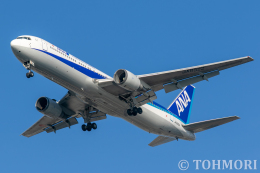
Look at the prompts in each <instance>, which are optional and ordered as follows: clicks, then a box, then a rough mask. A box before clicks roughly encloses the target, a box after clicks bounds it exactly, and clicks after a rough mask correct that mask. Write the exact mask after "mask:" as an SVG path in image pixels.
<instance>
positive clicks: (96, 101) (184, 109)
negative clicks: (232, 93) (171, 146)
mask: <svg viewBox="0 0 260 173" xmlns="http://www.w3.org/2000/svg"><path fill="white" fill-rule="evenodd" d="M11 48H12V51H13V53H14V55H15V56H16V58H17V59H18V60H19V61H20V62H21V63H22V64H23V66H24V67H25V68H26V69H27V70H29V72H28V73H26V77H27V78H31V77H33V76H34V73H33V71H34V72H37V73H39V74H41V75H43V76H44V77H46V78H48V79H50V80H52V81H53V82H55V83H57V84H59V85H61V86H63V87H65V88H66V89H68V93H66V95H65V96H64V97H63V98H62V99H61V100H60V101H56V100H55V99H50V98H48V97H40V98H39V99H38V100H37V101H36V104H35V106H36V109H37V110H38V111H39V112H40V113H42V114H43V117H41V118H40V119H39V120H38V121H37V122H36V123H35V124H33V125H32V126H31V127H30V128H29V129H28V130H26V131H25V132H23V133H22V135H23V136H26V137H31V136H33V135H36V134H38V133H41V132H43V131H46V132H47V133H50V132H55V133H56V131H57V130H60V129H63V128H66V127H71V126H73V125H75V124H78V121H77V118H80V117H82V118H83V119H84V123H86V124H83V125H82V126H81V128H82V130H83V131H91V130H92V129H97V124H96V123H94V122H96V121H99V120H104V119H106V114H109V115H112V116H115V117H119V118H122V119H124V120H126V121H128V122H129V123H131V124H133V125H135V126H137V127H139V128H141V129H143V130H145V131H147V132H149V133H153V134H156V135H158V137H157V138H156V139H154V140H153V141H152V142H151V143H150V144H149V146H152V147H154V146H157V145H161V144H164V143H167V142H170V141H173V140H178V139H183V140H189V141H193V140H195V133H197V132H201V131H204V130H207V129H210V128H213V127H216V126H219V125H221V124H225V123H228V122H230V121H233V120H236V119H239V117H237V116H231V117H226V118H219V119H214V120H208V121H202V122H196V123H189V118H190V111H191V107H192V100H193V94H194V90H195V87H194V86H192V85H191V84H194V83H196V82H199V81H202V80H208V79H209V78H211V77H214V76H216V75H219V72H220V71H221V70H225V69H227V68H231V67H234V66H237V65H240V64H244V63H247V62H250V61H253V59H252V58H251V57H249V56H247V57H242V58H237V59H231V60H227V61H221V62H217V63H211V64H205V65H199V66H194V67H188V68H182V69H177V70H171V71H164V72H160V73H152V74H145V75H134V74H133V73H131V72H130V71H127V70H125V69H119V70H117V71H116V72H115V74H114V76H113V77H110V76H108V75H106V74H105V73H103V72H101V71H99V70H98V69H96V68H94V67H92V66H90V65H89V64H87V63H85V62H83V61H81V60H80V59H78V58H76V57H74V56H73V55H71V54H69V53H68V52H66V51H64V50H62V49H60V48H58V47H57V46H54V45H53V44H51V43H49V42H47V41H45V40H43V39H41V38H38V37H34V36H29V35H23V36H19V37H17V38H16V39H14V40H13V41H12V42H11ZM162 89H164V90H165V92H166V93H168V92H172V91H174V90H178V89H181V90H182V91H181V93H180V94H179V95H178V96H177V97H176V99H175V100H174V101H173V102H172V103H171V104H170V106H169V107H168V108H164V107H163V106H161V105H159V104H158V103H156V102H154V100H155V99H156V98H157V96H156V91H159V90H162Z"/></svg>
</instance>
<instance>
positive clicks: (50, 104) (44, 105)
mask: <svg viewBox="0 0 260 173" xmlns="http://www.w3.org/2000/svg"><path fill="white" fill-rule="evenodd" d="M35 107H36V109H37V110H38V111H39V112H41V113H43V114H45V115H48V116H50V117H53V118H58V117H60V116H62V108H61V107H60V105H59V104H58V103H56V101H54V100H52V99H50V98H48V97H40V98H39V99H38V100H37V101H36V103H35Z"/></svg>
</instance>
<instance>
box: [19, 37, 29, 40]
mask: <svg viewBox="0 0 260 173" xmlns="http://www.w3.org/2000/svg"><path fill="white" fill-rule="evenodd" d="M16 39H25V40H31V38H30V37H17V38H16Z"/></svg>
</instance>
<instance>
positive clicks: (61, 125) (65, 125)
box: [45, 117, 78, 133]
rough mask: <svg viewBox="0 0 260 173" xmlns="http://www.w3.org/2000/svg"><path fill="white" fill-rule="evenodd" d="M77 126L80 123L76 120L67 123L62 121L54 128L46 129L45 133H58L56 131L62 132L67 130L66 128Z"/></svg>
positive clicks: (69, 120)
mask: <svg viewBox="0 0 260 173" xmlns="http://www.w3.org/2000/svg"><path fill="white" fill-rule="evenodd" d="M75 124H78V121H77V119H76V118H74V117H73V118H70V119H68V120H67V122H64V121H62V122H61V121H60V122H59V123H58V124H55V125H53V126H52V127H49V128H48V129H46V130H45V131H46V132H47V133H50V132H53V131H56V130H60V129H63V128H66V127H71V126H73V125H75Z"/></svg>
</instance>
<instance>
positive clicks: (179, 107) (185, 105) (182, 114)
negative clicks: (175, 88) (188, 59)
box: [168, 85, 195, 124]
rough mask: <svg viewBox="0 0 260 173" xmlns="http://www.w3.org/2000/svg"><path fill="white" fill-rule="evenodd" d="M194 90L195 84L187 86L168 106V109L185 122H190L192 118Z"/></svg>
mask: <svg viewBox="0 0 260 173" xmlns="http://www.w3.org/2000/svg"><path fill="white" fill-rule="evenodd" d="M194 90H195V87H194V86H192V85H189V86H186V87H185V88H184V89H183V90H182V91H181V93H180V94H179V95H178V96H177V97H176V99H175V100H174V101H173V102H172V104H171V105H170V106H169V107H168V110H169V111H171V112H172V113H174V114H175V115H177V117H179V119H181V120H182V121H183V122H184V123H185V124H188V123H189V120H190V111H191V106H192V100H193V95H194Z"/></svg>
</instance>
